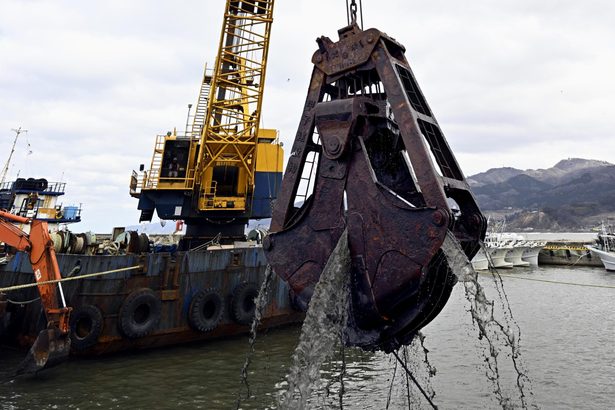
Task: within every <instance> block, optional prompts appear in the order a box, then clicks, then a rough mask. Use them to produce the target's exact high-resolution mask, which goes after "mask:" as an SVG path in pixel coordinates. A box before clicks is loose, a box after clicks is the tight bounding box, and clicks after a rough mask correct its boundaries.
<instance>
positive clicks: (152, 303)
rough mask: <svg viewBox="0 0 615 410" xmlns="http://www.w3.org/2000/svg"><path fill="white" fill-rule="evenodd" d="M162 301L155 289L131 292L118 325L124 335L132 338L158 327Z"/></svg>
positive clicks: (123, 305)
mask: <svg viewBox="0 0 615 410" xmlns="http://www.w3.org/2000/svg"><path fill="white" fill-rule="evenodd" d="M161 310H162V302H161V301H160V299H159V298H158V297H157V296H156V294H155V293H154V291H152V290H151V289H148V288H142V289H137V290H135V291H134V292H132V293H131V294H129V295H128V296H127V297H126V299H124V302H123V303H122V307H121V308H120V314H119V318H118V322H117V323H118V326H119V328H120V331H121V332H122V334H124V336H126V337H128V338H130V339H137V338H139V337H143V336H147V335H148V334H150V333H152V332H153V331H154V329H156V328H157V327H158V323H159V322H160V314H161Z"/></svg>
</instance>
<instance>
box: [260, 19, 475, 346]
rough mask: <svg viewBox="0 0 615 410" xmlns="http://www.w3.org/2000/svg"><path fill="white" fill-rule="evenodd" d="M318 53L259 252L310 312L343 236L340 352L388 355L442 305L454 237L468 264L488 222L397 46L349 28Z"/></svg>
mask: <svg viewBox="0 0 615 410" xmlns="http://www.w3.org/2000/svg"><path fill="white" fill-rule="evenodd" d="M318 44H319V50H318V51H317V52H316V53H315V55H314V57H313V59H312V61H313V62H314V64H315V67H314V72H313V75H312V79H311V83H310V88H309V91H308V96H307V99H306V103H305V108H304V112H303V115H302V117H301V122H300V124H299V129H298V131H297V136H296V138H295V142H294V145H293V148H292V152H291V157H290V158H289V162H288V165H287V169H286V173H285V175H284V179H283V181H282V187H281V192H280V194H279V195H278V200H277V201H276V204H275V207H274V210H273V218H272V223H271V233H270V234H269V236H268V237H267V238H266V240H265V241H264V244H263V245H264V249H265V252H266V255H267V258H268V260H269V263H270V264H271V266H272V267H273V269H274V271H275V272H276V273H277V274H278V275H279V276H281V277H282V278H283V279H284V280H286V281H287V282H288V283H289V285H290V287H291V289H292V292H293V294H294V297H295V298H296V300H297V301H298V302H299V303H298V305H302V306H307V304H308V302H309V300H310V298H311V296H312V293H313V291H314V286H315V284H316V283H317V282H318V279H319V277H320V274H321V272H322V270H323V268H324V266H325V264H326V262H327V260H328V259H329V257H330V256H331V253H332V251H333V249H334V248H335V246H336V244H337V242H338V240H339V238H340V235H341V234H342V232H343V231H344V230H345V229H346V230H347V232H348V244H349V250H350V255H351V266H350V272H349V273H348V274H349V275H350V293H351V308H350V316H349V320H348V329H347V332H346V336H347V343H348V344H350V345H355V346H361V347H363V348H365V349H370V350H375V349H380V350H385V351H390V350H394V349H396V348H398V347H399V346H400V345H402V344H408V343H410V342H411V340H412V338H413V337H414V335H415V334H416V332H417V331H418V330H419V329H420V328H421V327H423V326H424V325H426V324H427V323H429V322H430V321H431V320H432V319H433V318H434V317H435V316H436V315H437V314H438V313H439V312H440V311H441V309H442V308H443V307H444V305H445V303H446V301H447V300H448V298H449V296H450V293H451V291H452V288H453V286H454V284H455V283H456V278H455V276H454V275H453V274H452V272H451V269H450V268H449V266H448V264H447V262H446V259H445V258H444V256H443V253H442V251H441V249H440V248H441V246H442V243H443V242H444V239H445V237H446V235H447V231H451V232H452V233H453V234H454V235H455V236H456V238H457V239H458V240H459V242H460V243H461V247H462V249H463V250H464V252H465V253H466V256H467V257H468V258H472V257H473V256H474V254H475V253H476V251H477V250H478V244H479V241H480V240H482V239H483V238H484V234H485V229H486V222H485V218H484V217H483V216H482V214H481V213H480V210H479V209H478V206H477V204H476V201H475V200H474V197H473V195H472V193H471V192H470V189H469V186H468V184H467V182H466V180H465V178H464V176H463V174H462V172H461V170H460V169H459V166H458V164H457V162H456V160H455V158H454V156H453V153H452V152H451V151H450V148H449V147H448V144H447V142H446V140H445V138H444V135H443V133H442V132H441V130H440V128H439V125H438V123H437V121H436V120H435V118H434V117H433V115H432V114H431V110H430V109H429V106H428V105H427V103H426V101H425V99H424V97H423V95H422V94H421V92H420V89H419V88H418V84H417V83H416V80H415V79H414V76H413V74H412V71H411V70H410V67H409V65H408V63H407V61H406V59H405V57H404V48H403V46H401V45H400V44H399V43H397V42H396V41H395V40H393V39H391V38H389V37H388V36H386V35H385V34H384V33H381V32H380V31H378V30H375V29H369V30H366V31H362V30H360V29H359V28H358V27H357V26H356V25H351V26H349V27H346V28H344V29H342V30H340V40H339V41H338V42H336V43H334V42H332V41H331V40H329V39H328V38H320V39H319V40H318Z"/></svg>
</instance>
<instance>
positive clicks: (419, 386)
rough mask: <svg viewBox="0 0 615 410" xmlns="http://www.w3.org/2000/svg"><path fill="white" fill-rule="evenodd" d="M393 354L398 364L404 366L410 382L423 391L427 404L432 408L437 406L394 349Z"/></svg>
mask: <svg viewBox="0 0 615 410" xmlns="http://www.w3.org/2000/svg"><path fill="white" fill-rule="evenodd" d="M393 354H394V355H395V358H396V359H397V361H398V362H399V364H401V366H402V367H403V368H404V370H405V371H406V374H407V375H408V376H409V377H410V379H411V380H412V382H413V383H414V384H415V385H416V387H418V389H419V390H420V391H421V393H423V396H424V397H425V398H426V399H427V401H428V402H429V404H431V407H433V408H434V409H437V408H438V406H436V405H435V404H434V402H433V401H432V400H431V397H429V395H428V394H427V392H426V391H425V390H423V388H422V387H421V385H420V384H419V382H418V380H416V379H415V378H414V375H413V374H412V372H411V371H410V369H408V367H407V366H406V364H405V363H404V362H403V361H402V360H401V358H400V357H399V355H398V354H397V352H396V351H393Z"/></svg>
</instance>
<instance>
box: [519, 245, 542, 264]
mask: <svg viewBox="0 0 615 410" xmlns="http://www.w3.org/2000/svg"><path fill="white" fill-rule="evenodd" d="M542 248H543V247H542V246H531V247H529V248H527V249H526V250H525V251H523V255H522V256H521V259H523V260H524V261H525V262H527V263H529V264H530V265H531V266H538V255H539V254H540V251H541V250H542Z"/></svg>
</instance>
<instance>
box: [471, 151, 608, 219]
mask: <svg viewBox="0 0 615 410" xmlns="http://www.w3.org/2000/svg"><path fill="white" fill-rule="evenodd" d="M467 180H468V183H469V184H470V186H471V188H472V191H473V193H474V195H475V197H476V200H477V202H478V204H479V206H480V208H481V209H482V210H483V212H485V213H487V214H489V213H495V214H503V215H507V224H508V226H509V228H511V229H520V230H531V229H533V228H536V229H537V228H540V229H546V228H549V227H550V228H551V229H553V230H562V229H587V228H589V227H592V226H595V225H596V224H598V223H599V222H600V219H604V218H605V216H606V217H611V218H613V217H615V165H614V164H611V163H609V162H607V161H599V160H591V159H589V160H588V159H582V158H568V159H564V160H561V161H559V162H558V163H557V164H555V165H554V166H553V167H551V168H546V169H529V170H519V169H516V168H511V167H502V168H492V169H489V170H488V171H485V172H482V173H479V174H476V175H472V176H470V177H468V178H467ZM537 218H538V219H537ZM539 221H540V222H539ZM533 225H540V226H533ZM545 225H546V226H545ZM549 225H550V226H549Z"/></svg>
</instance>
